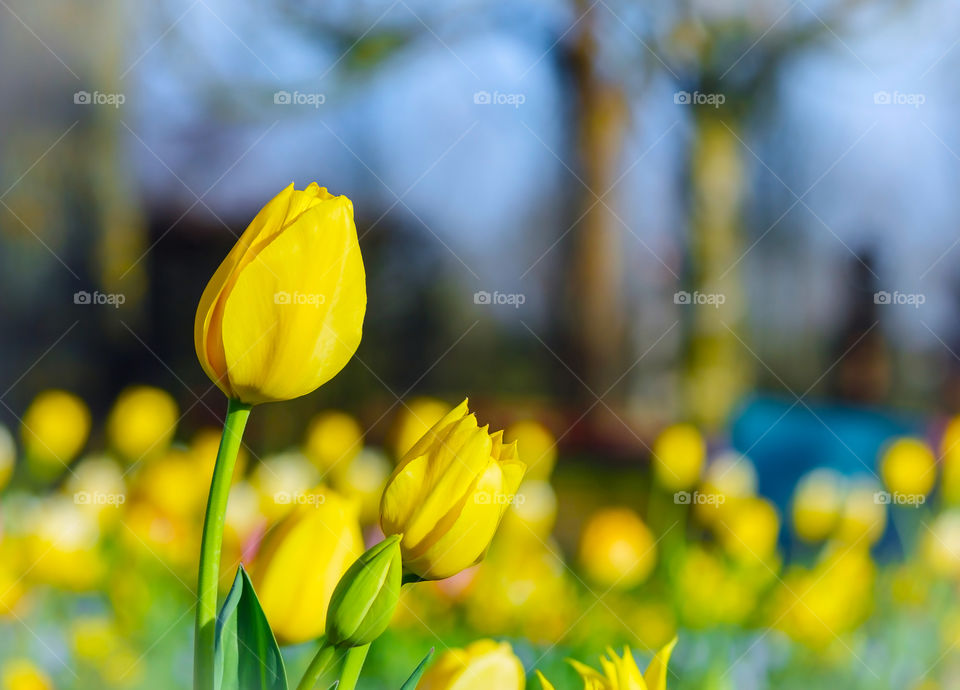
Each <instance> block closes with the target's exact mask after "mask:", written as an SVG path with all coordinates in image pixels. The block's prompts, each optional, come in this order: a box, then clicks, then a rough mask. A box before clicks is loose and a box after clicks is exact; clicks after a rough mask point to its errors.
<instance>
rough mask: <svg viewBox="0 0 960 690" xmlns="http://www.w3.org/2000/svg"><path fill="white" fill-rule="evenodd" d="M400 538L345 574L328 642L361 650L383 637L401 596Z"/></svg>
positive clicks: (331, 613) (337, 593) (330, 621)
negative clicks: (361, 647)
mask: <svg viewBox="0 0 960 690" xmlns="http://www.w3.org/2000/svg"><path fill="white" fill-rule="evenodd" d="M402 571H403V565H402V563H401V560H400V535H398V534H394V535H392V536H390V537H387V538H386V539H384V540H383V541H382V542H380V543H379V544H377V545H376V546H373V547H371V548H370V549H368V550H367V552H366V553H364V554H363V555H362V556H360V558H358V559H357V560H356V561H355V562H354V564H353V565H351V566H350V568H349V569H348V570H347V572H346V573H344V574H343V577H342V578H340V582H338V583H337V587H336V589H334V590H333V596H332V597H330V607H329V609H328V610H327V640H328V641H329V642H330V643H331V644H333V645H336V646H337V647H359V646H361V645H365V644H369V643H371V642H373V641H374V640H375V639H377V638H378V637H380V635H381V634H383V631H384V630H386V629H387V625H389V624H390V619H391V618H393V612H394V610H395V609H396V608H397V602H398V600H399V597H400V584H401V576H402Z"/></svg>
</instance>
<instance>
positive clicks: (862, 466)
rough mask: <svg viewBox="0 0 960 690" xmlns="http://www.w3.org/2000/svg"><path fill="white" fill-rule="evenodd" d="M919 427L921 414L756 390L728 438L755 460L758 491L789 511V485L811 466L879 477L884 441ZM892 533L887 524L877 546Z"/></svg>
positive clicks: (917, 430) (921, 428)
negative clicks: (805, 400)
mask: <svg viewBox="0 0 960 690" xmlns="http://www.w3.org/2000/svg"><path fill="white" fill-rule="evenodd" d="M923 431H924V425H923V422H922V420H920V419H919V418H911V417H907V416H904V415H902V414H894V413H893V412H891V411H889V410H886V409H882V408H876V407H865V406H855V405H851V404H842V403H829V404H825V403H812V402H809V403H802V402H797V401H796V400H795V399H793V400H791V399H790V398H786V397H779V396H757V397H753V398H751V399H749V400H748V401H747V402H746V403H745V404H744V405H743V407H742V408H741V409H740V410H739V412H738V413H737V414H736V415H735V417H734V419H733V422H732V424H731V427H730V434H731V438H730V442H731V444H732V445H733V448H734V449H735V450H737V452H740V453H743V454H744V455H746V456H748V457H749V458H750V459H751V460H752V461H753V463H754V464H755V465H756V468H757V475H758V478H759V491H760V493H762V494H763V495H764V496H767V497H768V498H770V499H771V500H772V501H774V502H775V503H776V504H777V506H778V507H779V508H780V509H781V511H783V512H782V514H783V515H789V510H790V499H791V496H792V493H793V489H794V487H795V486H796V484H797V481H798V480H799V479H800V478H801V477H802V476H803V475H805V474H806V473H807V472H809V471H810V470H813V469H815V468H818V467H829V468H831V469H834V470H836V471H838V472H840V473H841V474H843V475H844V476H847V477H858V476H859V477H863V476H866V477H870V478H873V479H875V480H877V481H878V482H879V479H878V475H879V471H878V467H877V458H878V456H879V454H880V452H881V451H882V450H883V447H884V445H885V444H886V443H887V442H888V441H889V440H890V439H892V438H894V437H897V436H902V435H905V434H909V435H916V434H922V433H923ZM892 538H893V535H891V534H890V530H889V529H888V534H887V535H886V537H885V538H884V539H883V541H882V543H881V548H883V547H884V546H887V545H889V544H890V540H891V539H892Z"/></svg>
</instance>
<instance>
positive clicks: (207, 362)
mask: <svg viewBox="0 0 960 690" xmlns="http://www.w3.org/2000/svg"><path fill="white" fill-rule="evenodd" d="M366 304H367V292H366V285H365V277H364V271H363V260H362V258H361V256H360V245H359V243H358V242H357V229H356V226H355V225H354V222H353V203H352V202H351V201H350V200H349V199H348V198H347V197H345V196H333V195H332V194H330V193H329V192H327V190H326V188H324V187H320V186H318V185H317V184H316V183H313V184H311V185H310V186H309V187H307V188H306V189H305V190H303V191H298V190H296V189H294V188H293V184H291V185H290V186H289V187H287V188H286V189H284V190H283V191H282V192H280V194H278V195H277V196H276V197H275V198H274V199H273V200H272V201H270V202H269V203H268V204H267V205H266V206H264V207H263V209H261V211H260V212H259V213H258V214H257V216H256V217H255V218H254V219H253V221H252V222H251V223H250V225H249V226H248V227H247V229H246V231H245V232H244V233H243V235H242V236H241V237H240V239H239V240H238V241H237V243H236V245H234V247H233V249H231V250H230V253H229V254H228V255H227V258H226V259H224V261H223V263H222V264H220V267H219V268H218V269H217V271H216V273H214V275H213V278H211V279H210V282H209V283H208V284H207V288H206V289H205V290H204V291H203V296H202V297H201V298H200V305H199V307H198V308H197V317H196V321H195V323H194V344H195V346H196V349H197V357H198V358H199V359H200V364H201V365H202V366H203V369H204V371H205V372H206V373H207V376H209V377H210V378H211V380H213V382H214V383H216V384H217V386H219V387H220V389H221V390H222V391H223V392H224V393H225V394H226V395H227V397H229V398H234V399H237V400H240V401H242V402H244V403H248V404H256V403H263V402H271V401H277V400H289V399H291V398H297V397H299V396H301V395H306V394H307V393H310V392H311V391H313V390H315V389H316V388H318V387H319V386H321V385H322V384H324V383H325V382H327V381H329V380H330V379H331V378H333V377H334V376H335V375H336V374H337V372H339V371H340V370H341V369H342V368H343V367H344V365H346V363H347V362H348V361H349V359H350V358H351V357H352V356H353V353H354V352H356V350H357V346H358V345H359V344H360V333H361V329H362V326H363V316H364V312H365V311H366Z"/></svg>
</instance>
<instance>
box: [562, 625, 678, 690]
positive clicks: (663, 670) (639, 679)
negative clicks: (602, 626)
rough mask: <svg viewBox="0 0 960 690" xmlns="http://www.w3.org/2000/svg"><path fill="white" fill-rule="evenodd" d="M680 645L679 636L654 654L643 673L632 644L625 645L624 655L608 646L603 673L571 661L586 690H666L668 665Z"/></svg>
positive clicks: (603, 662) (603, 661)
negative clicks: (678, 642)
mask: <svg viewBox="0 0 960 690" xmlns="http://www.w3.org/2000/svg"><path fill="white" fill-rule="evenodd" d="M676 644H677V638H673V640H671V641H670V642H668V643H667V644H666V646H665V647H663V648H662V649H661V650H660V651H659V652H657V653H656V655H654V657H653V659H652V660H651V661H650V665H649V666H647V670H646V671H644V672H643V673H641V672H640V667H639V666H637V662H636V661H635V660H634V658H633V654H632V653H631V651H630V648H629V647H624V649H623V656H617V653H616V652H615V651H613V650H612V649H608V650H607V655H606V656H602V657H600V666H601V668H602V669H603V673H601V672H599V671H597V670H595V669H593V668H591V667H589V666H587V665H586V664H581V663H580V662H579V661H576V660H573V659H571V660H570V663H571V664H572V665H573V667H574V668H575V669H576V671H577V673H579V674H580V677H581V678H582V679H583V685H584V688H585V690H666V687H667V665H668V664H669V663H670V654H671V653H672V652H673V648H674V646H676Z"/></svg>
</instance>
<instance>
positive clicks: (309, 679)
mask: <svg viewBox="0 0 960 690" xmlns="http://www.w3.org/2000/svg"><path fill="white" fill-rule="evenodd" d="M336 654H337V648H336V647H334V646H333V645H332V644H328V643H327V637H326V635H324V636H323V637H321V638H320V649H318V650H317V654H316V656H314V657H313V661H311V662H310V665H309V666H308V667H307V670H306V672H304V674H303V678H302V679H301V680H300V684H299V685H297V690H313V687H314V686H315V685H316V684H317V681H318V680H320V677H321V676H322V675H323V672H324V671H326V670H327V669H328V668H329V667H330V664H331V663H332V662H333V659H334V657H335V656H336Z"/></svg>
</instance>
